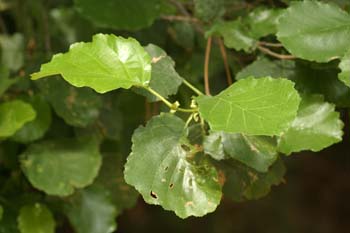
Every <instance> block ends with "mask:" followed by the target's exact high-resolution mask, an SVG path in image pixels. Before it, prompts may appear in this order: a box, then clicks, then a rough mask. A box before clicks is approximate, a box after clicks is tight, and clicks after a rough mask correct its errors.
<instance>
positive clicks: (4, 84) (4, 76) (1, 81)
mask: <svg viewBox="0 0 350 233" xmlns="http://www.w3.org/2000/svg"><path fill="white" fill-rule="evenodd" d="M9 76H10V72H9V70H8V69H7V68H6V67H5V66H2V65H0V77H1V78H0V96H2V95H3V94H4V93H5V91H6V90H7V89H8V88H9V87H10V86H11V85H12V84H14V83H16V82H17V81H18V79H16V78H9Z"/></svg>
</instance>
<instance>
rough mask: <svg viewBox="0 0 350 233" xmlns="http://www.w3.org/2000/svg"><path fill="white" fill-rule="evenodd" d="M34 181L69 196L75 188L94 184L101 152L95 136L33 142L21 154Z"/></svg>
mask: <svg viewBox="0 0 350 233" xmlns="http://www.w3.org/2000/svg"><path fill="white" fill-rule="evenodd" d="M21 165H22V170H23V172H24V174H25V175H26V176H27V178H28V180H29V181H30V183H31V184H32V185H33V186H34V187H35V188H37V189H39V190H42V191H44V192H46V193H47V194H49V195H58V196H68V195H70V194H72V193H73V192H74V188H83V187H85V186H87V185H89V184H91V183H92V182H93V180H94V178H95V177H96V176H97V174H98V171H99V168H100V165H101V155H100V153H99V145H98V143H97V142H95V141H93V140H91V139H60V140H52V141H43V142H40V143H36V144H31V145H30V146H29V148H28V149H27V150H26V151H25V152H24V153H23V154H22V155H21Z"/></svg>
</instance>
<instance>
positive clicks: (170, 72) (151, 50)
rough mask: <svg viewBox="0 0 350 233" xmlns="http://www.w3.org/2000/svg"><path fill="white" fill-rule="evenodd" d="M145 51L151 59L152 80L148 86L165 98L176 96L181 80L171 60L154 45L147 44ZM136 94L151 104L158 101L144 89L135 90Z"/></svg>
mask: <svg viewBox="0 0 350 233" xmlns="http://www.w3.org/2000/svg"><path fill="white" fill-rule="evenodd" d="M145 49H146V51H147V52H148V54H149V55H150V56H151V57H152V75H151V77H152V78H151V81H150V84H149V86H150V87H151V88H152V89H153V90H155V91H157V92H158V93H159V94H160V95H162V96H163V97H165V98H166V97H168V96H169V95H174V94H176V93H177V90H178V88H179V86H180V85H181V83H182V78H181V77H180V75H179V74H178V73H177V72H176V70H175V62H174V61H173V59H171V57H169V56H168V55H167V54H166V52H165V51H164V50H162V49H161V48H159V47H158V46H156V45H153V44H149V45H148V46H147V47H145ZM136 92H137V93H140V94H142V95H144V96H146V97H147V99H148V100H149V101H151V102H154V101H159V99H158V98H157V97H155V96H154V95H152V94H150V93H149V92H148V91H146V90H144V89H136Z"/></svg>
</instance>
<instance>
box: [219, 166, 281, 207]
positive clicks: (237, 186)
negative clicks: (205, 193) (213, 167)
mask: <svg viewBox="0 0 350 233" xmlns="http://www.w3.org/2000/svg"><path fill="white" fill-rule="evenodd" d="M220 168H221V169H222V171H223V172H224V174H225V178H226V182H225V185H224V188H223V192H224V195H225V196H227V197H230V198H232V199H233V200H235V201H244V200H256V199H259V198H262V197H264V196H266V195H267V194H268V193H269V192H270V190H271V187H272V186H273V185H279V184H280V183H282V182H283V177H284V175H285V173H286V168H285V166H284V164H283V161H282V160H281V159H279V160H277V161H276V162H275V163H274V164H273V165H272V166H271V167H270V168H269V170H268V171H267V172H265V173H260V172H257V171H255V170H254V169H251V168H249V167H247V166H245V165H243V164H241V163H239V162H236V161H234V160H229V161H225V163H221V164H220Z"/></svg>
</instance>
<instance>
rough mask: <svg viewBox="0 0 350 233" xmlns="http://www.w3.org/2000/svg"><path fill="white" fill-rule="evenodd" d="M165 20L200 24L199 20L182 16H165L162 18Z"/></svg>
mask: <svg viewBox="0 0 350 233" xmlns="http://www.w3.org/2000/svg"><path fill="white" fill-rule="evenodd" d="M161 18H162V19H164V20H169V21H182V22H191V23H199V22H200V21H199V19H197V18H193V17H188V16H182V15H163V16H161Z"/></svg>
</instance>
